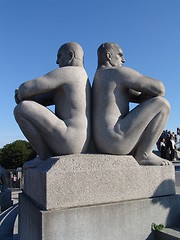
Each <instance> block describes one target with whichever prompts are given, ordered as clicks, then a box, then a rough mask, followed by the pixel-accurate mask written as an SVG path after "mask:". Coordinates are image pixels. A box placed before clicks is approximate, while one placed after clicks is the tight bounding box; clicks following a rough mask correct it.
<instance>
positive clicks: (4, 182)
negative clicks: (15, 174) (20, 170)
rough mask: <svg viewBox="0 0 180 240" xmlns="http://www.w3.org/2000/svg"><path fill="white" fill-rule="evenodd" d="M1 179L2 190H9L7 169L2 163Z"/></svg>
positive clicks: (0, 168) (0, 169)
mask: <svg viewBox="0 0 180 240" xmlns="http://www.w3.org/2000/svg"><path fill="white" fill-rule="evenodd" d="M0 180H1V184H2V188H1V192H5V191H7V185H6V170H5V168H3V167H1V165H0Z"/></svg>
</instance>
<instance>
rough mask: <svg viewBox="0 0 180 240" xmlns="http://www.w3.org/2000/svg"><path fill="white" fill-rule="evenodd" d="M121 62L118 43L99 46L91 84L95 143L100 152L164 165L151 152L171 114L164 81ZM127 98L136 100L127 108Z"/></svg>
mask: <svg viewBox="0 0 180 240" xmlns="http://www.w3.org/2000/svg"><path fill="white" fill-rule="evenodd" d="M124 62H125V59H124V57H123V52H122V50H121V48H120V47H119V45H118V44H115V43H104V44H102V45H101V46H100V47H99V49H98V68H97V71H96V74H95V77H94V82H93V88H92V98H93V99H92V103H93V106H92V107H93V123H92V127H93V138H94V142H95V145H96V147H97V149H98V151H99V152H101V153H108V154H118V155H127V154H131V155H133V156H134V158H135V159H136V160H137V161H138V163H139V164H141V165H167V164H169V162H168V161H167V160H165V159H161V158H160V157H158V156H156V155H155V154H153V153H152V149H153V147H154V145H155V143H156V141H157V139H158V137H159V136H160V134H161V133H162V131H163V129H164V126H165V124H166V121H167V119H168V116H169V114H170V105H169V103H168V101H167V100H166V99H165V98H164V97H163V96H164V93H165V88H164V85H163V83H162V82H161V81H159V80H155V79H153V78H150V77H146V76H144V75H142V74H140V73H138V72H137V71H135V70H133V69H130V68H127V67H123V66H122V63H124ZM130 102H135V103H139V104H138V105H137V106H136V107H135V108H134V109H133V110H131V111H129V103H130Z"/></svg>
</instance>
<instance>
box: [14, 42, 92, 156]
mask: <svg viewBox="0 0 180 240" xmlns="http://www.w3.org/2000/svg"><path fill="white" fill-rule="evenodd" d="M57 64H58V65H59V69H55V70H53V71H51V72H49V73H47V74H45V75H44V76H41V77H38V78H35V79H33V80H30V81H27V82H25V83H23V84H22V85H20V87H19V88H18V89H17V90H16V91H15V100H16V103H17V106H16V107H15V109H14V115H15V119H16V121H17V123H18V124H19V126H20V128H21V130H22V132H23V133H24V135H25V136H26V138H27V139H28V140H29V142H30V143H31V144H32V146H33V147H34V149H35V150H36V152H37V153H38V155H39V157H40V158H41V159H47V158H49V157H51V156H57V155H65V154H75V153H84V152H86V151H87V148H88V145H89V139H90V122H89V121H90V84H89V80H88V76H87V73H86V71H85V69H84V63H83V49H82V48H81V46H80V45H79V44H77V43H74V42H70V43H66V44H64V45H62V46H61V47H60V49H59V50H58V54H57ZM49 105H55V113H53V112H52V111H50V110H49V109H48V108H47V106H49Z"/></svg>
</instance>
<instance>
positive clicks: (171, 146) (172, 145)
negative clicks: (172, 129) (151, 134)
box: [169, 135, 176, 161]
mask: <svg viewBox="0 0 180 240" xmlns="http://www.w3.org/2000/svg"><path fill="white" fill-rule="evenodd" d="M175 148H176V143H175V141H174V137H173V135H171V136H170V142H169V154H170V161H173V160H174V153H175Z"/></svg>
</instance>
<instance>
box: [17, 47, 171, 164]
mask: <svg viewBox="0 0 180 240" xmlns="http://www.w3.org/2000/svg"><path fill="white" fill-rule="evenodd" d="M124 62H125V59H124V57H123V52H122V50H121V48H120V47H119V45H118V44H115V43H104V44H102V45H101V46H100V47H99V49H98V68H97V71H96V73H95V77H94V81H93V86H92V90H91V88H90V84H89V80H88V76H87V73H86V71H85V69H84V64H83V50H82V48H81V46H80V45H79V44H77V43H73V42H71V43H67V44H64V45H62V46H61V47H60V49H59V51H58V54H57V64H58V65H59V67H60V68H59V69H56V70H53V71H51V72H49V73H47V74H45V75H44V76H42V77H39V78H36V79H33V80H30V81H27V82H25V83H23V84H22V85H20V87H19V89H17V90H16V91H15V100H16V103H17V106H16V107H15V110H14V115H15V118H16V121H17V123H18V124H19V126H20V128H21V130H22V132H23V133H24V135H25V136H26V138H27V139H28V140H29V142H30V143H31V144H32V146H33V147H34V149H35V150H36V152H37V154H38V155H39V157H40V158H41V159H47V158H49V157H51V156H57V155H65V154H76V153H87V152H89V151H88V149H89V145H90V142H94V145H95V148H96V149H97V152H98V153H101V154H114V155H133V156H134V158H135V159H136V160H137V162H138V163H139V164H140V165H167V164H169V162H168V161H167V160H164V159H161V158H160V157H158V156H156V155H155V154H153V153H152V149H153V147H154V145H155V142H156V141H157V139H158V138H159V136H160V135H161V133H162V131H163V129H164V126H165V124H166V122H167V119H168V117H169V114H170V105H169V103H168V101H167V100H166V99H165V98H164V97H163V96H164V93H165V88H164V85H163V83H162V82H161V81H158V80H155V79H152V78H150V77H146V76H144V75H142V74H140V73H138V72H137V71H135V70H133V69H131V68H127V67H123V66H122V64H123V63H124ZM91 95H92V96H91ZM91 98H92V101H91ZM91 102H92V106H91ZM130 102H135V103H137V106H136V107H135V108H134V109H133V110H131V111H129V103H130ZM53 104H54V105H55V113H53V112H52V111H50V110H49V109H48V108H47V106H49V105H53ZM91 133H92V134H91Z"/></svg>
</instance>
